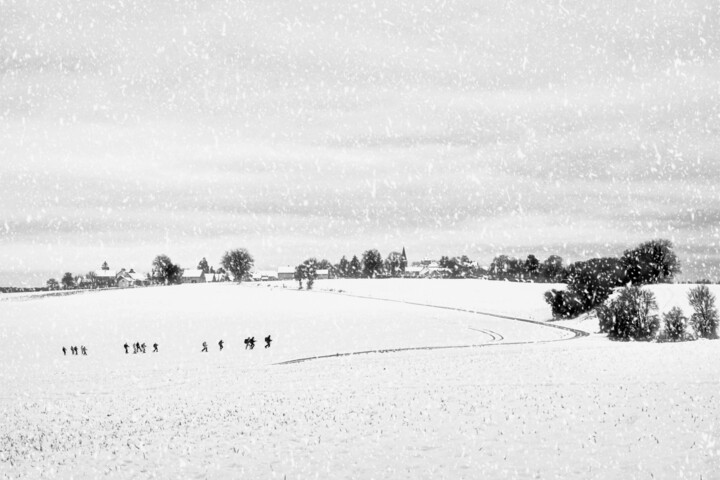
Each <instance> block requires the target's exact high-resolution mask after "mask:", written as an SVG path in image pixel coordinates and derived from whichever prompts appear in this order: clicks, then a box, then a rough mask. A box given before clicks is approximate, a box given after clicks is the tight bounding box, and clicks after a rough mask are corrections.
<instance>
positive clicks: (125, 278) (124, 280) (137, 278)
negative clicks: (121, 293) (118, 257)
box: [117, 270, 148, 288]
mask: <svg viewBox="0 0 720 480" xmlns="http://www.w3.org/2000/svg"><path fill="white" fill-rule="evenodd" d="M147 284H148V281H147V278H146V277H145V276H143V275H140V274H138V273H135V272H134V271H130V272H126V271H125V270H121V271H120V273H118V275H117V286H118V287H120V288H129V287H144V286H146V285H147Z"/></svg>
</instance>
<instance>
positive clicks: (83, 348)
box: [80, 345, 87, 355]
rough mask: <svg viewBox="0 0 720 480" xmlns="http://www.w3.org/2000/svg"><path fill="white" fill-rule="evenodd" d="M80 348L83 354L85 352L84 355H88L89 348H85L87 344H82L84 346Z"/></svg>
mask: <svg viewBox="0 0 720 480" xmlns="http://www.w3.org/2000/svg"><path fill="white" fill-rule="evenodd" d="M80 350H82V354H83V355H87V348H85V345H82V346H81V347H80Z"/></svg>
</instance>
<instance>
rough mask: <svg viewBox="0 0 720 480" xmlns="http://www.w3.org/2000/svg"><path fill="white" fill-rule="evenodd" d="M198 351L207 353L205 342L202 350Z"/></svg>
mask: <svg viewBox="0 0 720 480" xmlns="http://www.w3.org/2000/svg"><path fill="white" fill-rule="evenodd" d="M200 351H201V352H206V353H207V342H203V348H202V350H200Z"/></svg>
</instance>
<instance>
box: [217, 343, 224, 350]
mask: <svg viewBox="0 0 720 480" xmlns="http://www.w3.org/2000/svg"><path fill="white" fill-rule="evenodd" d="M218 345H220V351H221V352H222V349H223V345H224V342H223V341H222V340H220V341H219V342H218Z"/></svg>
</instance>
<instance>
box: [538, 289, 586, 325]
mask: <svg viewBox="0 0 720 480" xmlns="http://www.w3.org/2000/svg"><path fill="white" fill-rule="evenodd" d="M545 302H547V303H548V304H549V305H550V308H551V309H552V314H553V317H554V318H573V317H577V316H578V315H580V314H582V313H584V312H586V311H587V310H586V309H585V306H584V304H583V302H582V300H581V299H580V297H579V296H578V295H577V294H576V293H575V292H572V291H570V290H555V289H552V290H550V291H548V292H545Z"/></svg>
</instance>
